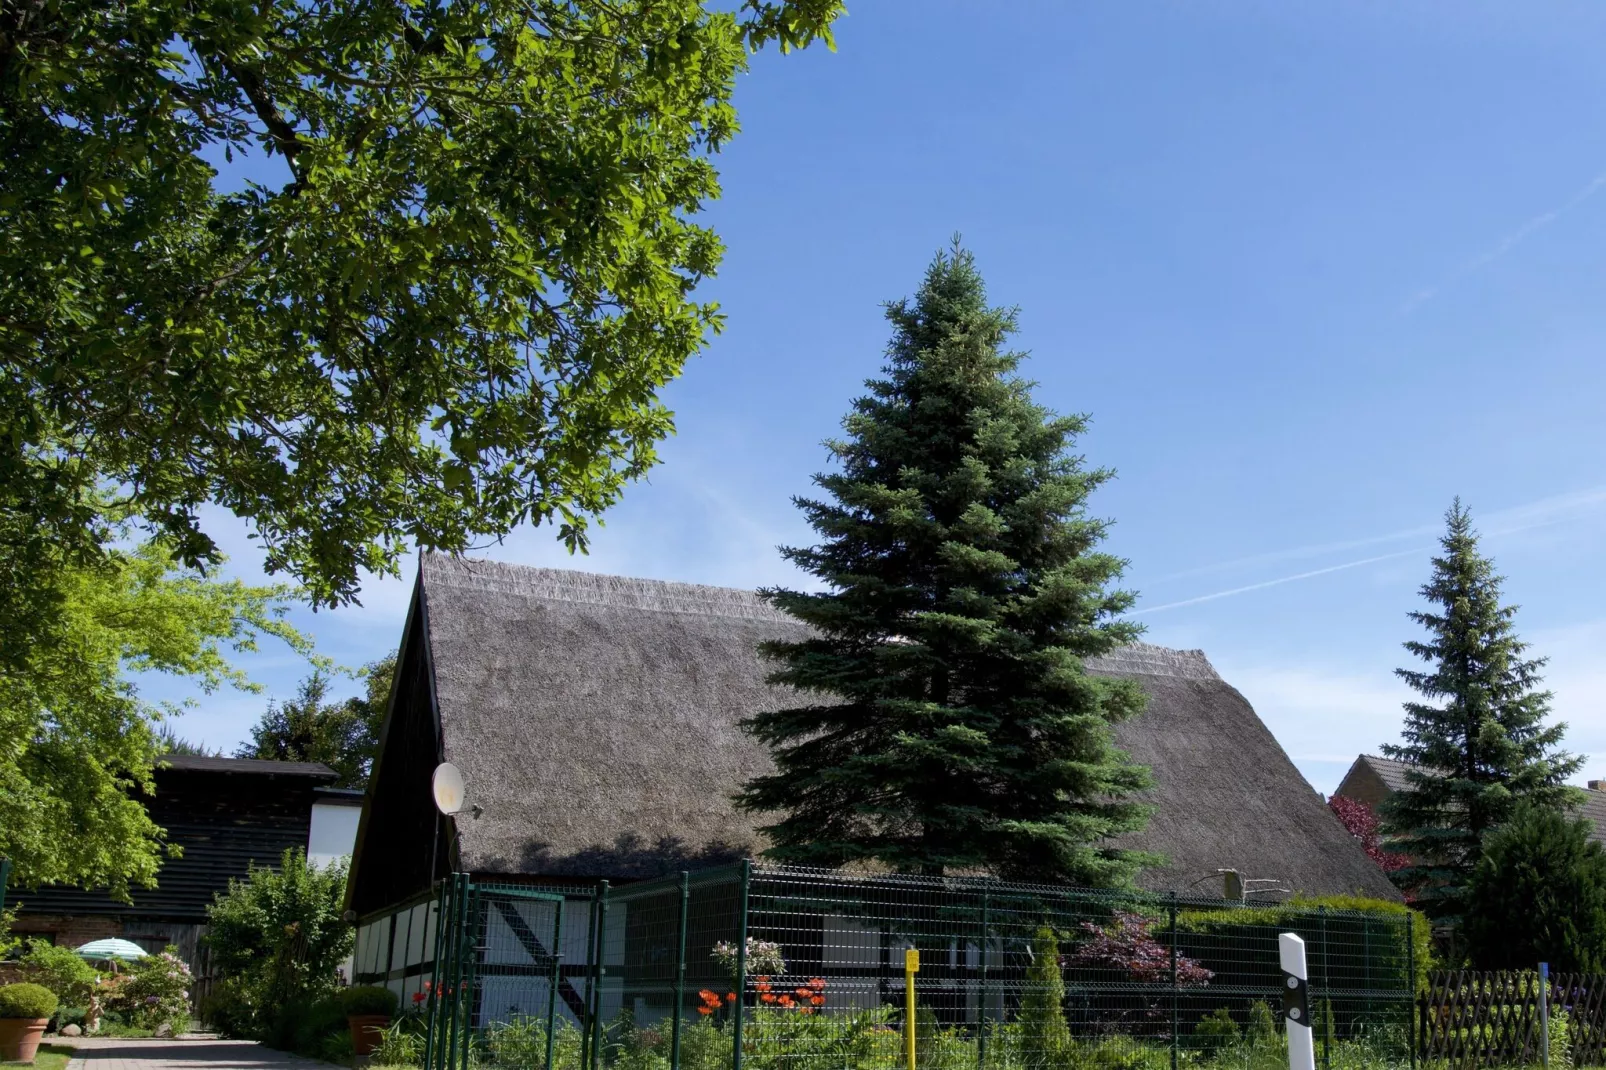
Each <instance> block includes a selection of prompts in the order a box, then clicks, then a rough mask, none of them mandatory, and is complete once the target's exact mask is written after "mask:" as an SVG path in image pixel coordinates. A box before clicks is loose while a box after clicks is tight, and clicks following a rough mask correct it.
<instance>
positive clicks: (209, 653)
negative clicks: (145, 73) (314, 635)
mask: <svg viewBox="0 0 1606 1070" xmlns="http://www.w3.org/2000/svg"><path fill="white" fill-rule="evenodd" d="M3 121H4V120H0V123H3ZM4 181H5V180H4V179H0V185H3V184H4ZM3 556H4V554H3V552H0V557H3ZM30 583H33V584H42V585H47V586H48V587H49V590H50V592H51V596H52V597H53V598H56V599H57V605H56V610H55V616H54V623H53V624H52V625H51V627H50V628H48V629H46V630H44V631H43V632H41V633H37V634H33V635H30V636H29V637H28V641H27V642H26V643H24V644H22V645H21V647H20V648H13V649H12V650H11V651H10V654H13V655H16V656H17V657H18V658H20V659H21V663H20V664H18V662H17V661H16V660H11V661H8V662H7V664H6V665H5V666H4V667H3V668H0V739H4V740H6V741H7V742H8V745H7V746H6V747H5V748H4V749H3V750H0V855H4V856H7V857H9V858H11V860H12V861H13V863H14V864H15V867H16V868H15V871H14V874H13V878H12V879H13V883H14V884H15V885H17V886H20V887H23V888H29V887H35V886H37V885H39V884H45V883H63V884H76V885H82V886H86V887H94V886H104V887H106V888H107V889H108V890H109V891H110V893H111V894H112V895H113V896H115V897H119V898H125V899H126V898H127V895H128V889H129V887H130V885H141V886H150V885H152V884H153V883H154V882H155V878H156V871H157V867H158V865H159V864H160V861H161V859H162V857H163V854H164V847H163V843H162V837H161V830H160V829H158V828H157V827H156V825H155V824H154V823H152V822H151V820H150V818H149V817H148V816H147V815H146V813H145V808H144V806H143V805H141V803H140V800H139V798H138V794H139V792H141V791H145V792H149V791H150V790H151V770H152V767H153V765H154V763H155V761H156V758H157V755H158V753H159V746H158V742H157V739H156V737H155V735H154V734H153V731H152V727H153V725H154V724H155V723H156V721H157V720H158V719H159V718H160V717H161V716H162V711H161V710H160V709H158V708H155V707H152V706H151V705H149V704H147V703H145V702H143V701H141V700H140V697H139V694H138V692H137V691H136V689H135V688H134V685H133V684H132V683H130V682H129V680H128V679H127V675H126V674H127V673H129V672H140V671H157V672H164V673H170V674H173V675H175V676H180V677H187V678H189V679H190V680H193V681H194V682H195V683H196V684H197V685H198V686H199V687H200V688H201V689H202V690H203V691H207V692H210V691H214V690H216V689H217V688H219V687H221V686H223V685H225V684H227V685H230V686H233V687H237V688H241V689H243V690H252V689H254V688H253V685H251V684H250V682H249V681H248V680H247V679H246V678H245V677H244V676H243V675H242V674H241V673H240V672H238V671H237V670H235V669H233V668H232V667H231V666H230V664H229V661H228V657H227V655H228V652H229V651H249V650H255V649H256V647H257V640H258V639H259V638H260V637H261V636H264V635H271V636H277V637H279V638H281V639H284V640H286V641H287V642H289V643H290V644H291V645H292V646H293V647H294V648H296V649H298V650H302V651H305V650H307V649H309V647H308V644H307V642H306V640H305V639H303V638H302V637H301V636H299V635H298V634H297V633H296V632H295V631H294V630H293V629H291V628H290V627H289V626H288V625H286V624H285V622H284V621H283V619H282V615H283V613H284V611H285V608H286V606H287V604H288V600H289V597H290V594H291V592H290V591H289V590H288V589H286V588H282V587H251V586H247V585H245V584H242V583H239V582H236V581H229V582H222V581H218V580H215V579H207V578H205V577H203V576H201V575H200V574H198V573H196V572H195V571H193V570H190V569H184V568H181V567H179V566H178V565H177V564H176V563H175V561H174V559H173V557H172V556H171V555H170V554H169V553H168V552H167V551H166V550H165V549H164V548H163V547H161V546H157V545H154V544H148V545H146V546H143V547H140V548H139V549H137V550H130V551H123V550H116V551H109V552H108V553H107V555H106V556H105V557H104V559H102V560H101V561H100V562H99V563H98V564H97V565H96V566H94V567H85V568H73V569H68V570H66V571H60V572H56V573H53V574H45V575H40V576H35V577H32V578H31V579H30ZM0 645H3V644H0Z"/></svg>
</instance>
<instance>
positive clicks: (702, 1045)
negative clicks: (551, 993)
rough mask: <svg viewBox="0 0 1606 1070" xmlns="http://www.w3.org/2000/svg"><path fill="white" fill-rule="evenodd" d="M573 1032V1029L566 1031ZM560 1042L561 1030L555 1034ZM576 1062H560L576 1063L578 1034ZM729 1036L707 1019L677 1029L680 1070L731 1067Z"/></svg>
mask: <svg viewBox="0 0 1606 1070" xmlns="http://www.w3.org/2000/svg"><path fill="white" fill-rule="evenodd" d="M569 1031H570V1032H573V1030H569ZM558 1041H559V1045H560V1046H561V1044H562V1041H563V1033H561V1032H560V1033H559V1034H558ZM574 1051H575V1061H574V1062H573V1063H563V1064H561V1065H563V1066H565V1067H569V1066H574V1067H578V1066H579V1052H580V1048H579V1037H578V1035H576V1038H575V1048H574ZM733 1062H734V1060H733V1059H732V1056H731V1038H730V1035H729V1034H728V1033H726V1032H725V1031H724V1030H722V1029H720V1028H719V1026H717V1025H715V1024H714V1023H713V1022H711V1021H709V1020H708V1019H706V1018H705V1019H703V1020H701V1021H697V1022H692V1023H691V1024H690V1025H687V1026H682V1027H681V1030H680V1070H730V1067H731V1064H732V1063H733Z"/></svg>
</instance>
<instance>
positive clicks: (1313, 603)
mask: <svg viewBox="0 0 1606 1070" xmlns="http://www.w3.org/2000/svg"><path fill="white" fill-rule="evenodd" d="M851 8H852V11H851V14H850V15H849V16H848V17H847V18H846V19H845V20H843V21H842V23H841V24H840V26H839V30H838V45H839V47H838V51H837V52H836V53H835V54H832V53H829V52H826V51H825V50H824V49H815V50H811V51H809V52H806V53H803V54H797V55H792V56H788V57H784V58H783V57H780V56H778V55H775V54H773V53H769V54H764V55H761V56H759V57H757V58H756V60H755V62H754V64H753V70H752V73H751V74H750V75H748V76H747V77H746V78H745V79H744V80H743V82H742V85H741V87H740V90H739V94H738V99H737V104H738V107H739V110H740V113H741V117H742V123H743V127H744V132H743V133H742V134H741V136H740V137H739V138H738V139H737V140H736V141H735V142H734V144H732V145H731V146H730V147H729V149H728V150H727V151H726V153H725V154H724V156H723V158H722V161H721V166H722V171H723V175H724V181H725V189H726V193H725V197H724V198H723V200H721V201H720V202H719V203H718V204H716V205H713V206H711V208H710V210H709V213H708V214H709V217H710V219H711V220H712V221H713V222H714V223H715V224H716V226H717V228H718V229H719V231H720V232H721V234H722V235H723V236H724V238H725V241H726V243H727V245H728V248H729V252H728V255H727V257H726V260H725V263H724V266H723V268H722V270H721V272H720V276H719V278H718V279H717V280H715V281H714V282H712V283H711V284H709V286H708V287H707V290H706V292H707V293H708V294H709V295H710V296H712V297H715V298H717V299H718V300H719V301H720V302H722V304H723V306H724V309H725V312H726V314H727V316H728V328H727V330H726V331H725V333H724V334H723V335H722V336H720V337H718V338H716V339H714V340H713V341H712V343H711V344H710V345H709V347H708V349H707V351H706V352H705V354H704V355H703V356H702V357H700V358H698V359H697V360H696V361H695V362H693V364H692V365H691V366H690V367H689V368H688V370H687V373H686V375H685V377H684V378H683V379H682V380H681V381H679V382H677V383H675V384H674V385H673V387H672V388H671V389H670V390H669V391H668V401H669V403H670V404H671V406H672V407H673V408H674V409H675V410H676V412H677V421H678V424H679V434H678V435H677V436H676V437H675V438H674V439H673V440H671V441H670V442H668V443H667V444H666V445H665V448H664V450H663V455H664V459H665V463H664V464H663V466H662V467H661V468H659V469H658V470H657V471H656V472H655V473H654V474H653V475H652V477H651V479H650V480H649V481H648V482H646V483H644V484H642V485H639V486H637V487H635V488H634V489H633V490H632V491H631V492H630V493H629V495H628V496H627V499H626V501H625V502H624V504H623V505H621V506H620V507H619V508H618V509H617V510H615V511H614V512H613V513H612V514H611V515H610V516H609V517H608V518H607V526H606V527H605V528H604V529H603V530H602V531H600V532H599V533H598V534H597V537H596V540H595V545H594V548H593V552H592V554H591V556H590V558H589V559H580V560H572V559H570V558H569V557H568V556H567V554H566V553H564V552H563V551H562V550H561V548H559V547H558V546H556V545H555V543H554V542H553V540H552V537H551V534H550V532H548V531H546V530H535V531H522V532H519V533H518V534H516V535H515V536H514V537H512V538H510V539H509V540H508V541H507V542H506V543H505V544H504V545H501V546H495V547H491V548H488V549H487V550H486V551H484V556H489V557H496V558H501V559H504V560H510V561H520V562H527V563H537V564H547V565H560V566H565V567H579V568H588V569H593V570H596V571H605V572H616V573H625V574H631V575H640V576H651V577H658V578H664V579H678V580H688V581H695V582H701V583H714V584H728V585H740V586H752V585H757V584H772V583H786V582H792V581H794V580H796V579H797V577H795V576H794V575H793V574H792V573H791V571H790V569H789V568H788V566H786V565H784V564H783V563H782V562H781V561H780V559H779V558H778V556H777V555H776V553H775V547H776V546H777V545H778V544H784V543H796V542H800V541H804V540H807V539H808V537H809V532H808V530H807V529H806V528H805V527H803V526H802V525H801V523H800V522H799V519H798V516H797V513H796V511H795V509H794V508H793V507H792V506H791V504H790V502H789V498H790V496H791V495H792V494H795V493H800V492H804V491H806V490H807V488H808V479H809V476H810V474H811V473H812V472H814V471H816V470H818V469H819V468H820V467H821V466H822V465H823V464H824V463H825V454H824V451H823V449H822V448H821V447H820V445H819V443H820V440H821V439H823V438H825V437H826V436H828V435H830V434H833V433H834V432H835V430H836V428H837V423H838V421H839V419H840V418H841V415H842V413H843V412H844V411H845V410H846V407H847V405H848V402H849V401H850V399H851V398H852V397H853V396H854V395H855V394H856V392H857V391H858V390H859V389H860V384H861V382H862V381H863V380H864V379H865V378H866V377H867V376H869V375H872V374H874V373H875V372H876V370H877V368H878V366H879V364H880V360H881V352H882V348H883V346H884V344H885V342H886V338H887V330H886V326H885V323H884V321H883V320H882V318H881V309H880V304H881V302H882V301H885V300H887V299H891V298H897V297H900V296H902V295H905V294H907V293H909V292H910V291H912V290H913V289H914V287H915V286H916V284H917V283H918V281H919V278H920V274H921V272H922V270H923V268H924V266H925V265H926V263H927V262H928V260H929V259H930V257H931V255H932V253H933V252H934V251H935V250H937V249H938V248H939V247H941V246H943V245H944V244H945V243H946V242H947V240H948V238H949V236H950V235H951V234H953V233H955V232H960V233H962V234H963V236H964V240H965V243H966V244H967V245H968V246H969V247H970V248H971V249H972V250H973V251H974V252H975V254H976V256H977V257H978V260H979V263H980V266H981V268H982V270H983V272H984V274H985V275H986V277H987V280H988V283H989V287H990V290H991V293H992V296H993V298H994V300H995V301H996V302H997V303H1000V304H1013V305H1018V306H1019V307H1020V309H1021V317H1020V320H1021V328H1022V329H1021V333H1020V335H1019V338H1018V342H1019V344H1020V346H1021V347H1022V348H1024V349H1027V350H1029V351H1030V352H1031V354H1032V357H1031V359H1030V360H1029V361H1028V363H1027V366H1026V371H1027V373H1028V374H1029V375H1030V376H1031V377H1033V378H1034V379H1036V380H1038V381H1039V382H1040V384H1041V386H1040V388H1039V390H1038V396H1039V398H1040V400H1041V401H1042V402H1043V403H1044V404H1047V405H1049V406H1050V407H1052V408H1055V409H1058V410H1061V411H1077V412H1088V413H1091V414H1092V417H1093V424H1092V428H1091V430H1090V431H1089V433H1088V434H1087V435H1086V436H1085V437H1084V438H1083V439H1082V441H1081V443H1080V448H1081V451H1082V452H1084V453H1085V454H1086V456H1087V457H1088V459H1089V461H1090V462H1092V463H1096V464H1100V465H1109V466H1113V467H1114V468H1115V469H1117V471H1118V473H1119V476H1118V479H1117V480H1116V481H1115V482H1114V483H1112V484H1110V485H1108V486H1107V487H1106V488H1105V489H1103V490H1102V491H1101V492H1100V493H1099V494H1098V496H1097V497H1096V499H1095V501H1094V508H1095V510H1096V511H1097V512H1099V513H1100V514H1102V515H1105V516H1108V517H1111V518H1113V519H1114V520H1115V521H1116V524H1115V527H1114V529H1113V534H1112V537H1111V540H1110V546H1111V548H1112V549H1113V550H1114V551H1115V552H1117V553H1120V554H1122V555H1123V556H1125V557H1127V558H1129V559H1130V561H1131V569H1130V571H1129V574H1128V578H1129V582H1130V585H1131V586H1133V587H1134V588H1136V589H1137V590H1138V591H1140V592H1141V595H1142V597H1141V601H1140V603H1139V608H1138V615H1139V616H1140V617H1141V619H1142V620H1143V621H1144V622H1145V623H1146V624H1147V625H1148V628H1149V632H1148V638H1149V639H1150V640H1152V641H1154V642H1158V643H1163V644H1167V645H1172V646H1182V647H1198V648H1201V649H1203V650H1204V651H1205V652H1206V653H1207V654H1208V655H1209V656H1210V658H1211V659H1212V661H1213V662H1214V663H1215V664H1216V666H1217V668H1218V669H1220V670H1221V672H1222V673H1223V675H1224V676H1225V677H1226V678H1227V679H1228V680H1229V681H1230V682H1232V683H1233V684H1234V685H1236V686H1237V687H1238V688H1239V689H1240V690H1241V691H1243V692H1244V693H1245V694H1246V695H1247V696H1248V697H1249V699H1250V700H1251V701H1252V702H1253V703H1254V704H1255V706H1256V708H1257V710H1258V711H1259V712H1260V714H1261V716H1262V717H1263V718H1264V719H1265V721H1266V722H1267V723H1268V724H1269V725H1270V726H1271V728H1272V730H1273V731H1274V732H1275V733H1276V734H1277V736H1278V738H1279V739H1280V740H1281V741H1282V743H1283V745H1284V747H1285V749H1287V750H1288V752H1289V754H1290V755H1291V756H1292V757H1293V758H1294V760H1295V761H1296V763H1297V764H1298V765H1299V766H1300V768H1301V769H1302V770H1303V771H1304V772H1305V774H1306V775H1307V777H1309V779H1310V780H1311V782H1312V783H1313V784H1314V785H1315V786H1316V787H1317V788H1318V789H1319V790H1322V791H1329V790H1331V788H1332V787H1333V786H1334V785H1335V784H1336V783H1337V781H1338V778H1339V777H1340V776H1341V775H1342V773H1343V770H1344V768H1345V767H1346V766H1347V764H1348V762H1349V760H1350V759H1352V758H1353V757H1354V755H1355V754H1356V753H1358V752H1361V751H1375V749H1376V747H1377V746H1378V744H1380V743H1382V742H1385V741H1389V740H1392V739H1393V738H1394V737H1395V734H1396V732H1397V730H1398V724H1399V717H1400V712H1399V702H1400V701H1401V699H1402V698H1403V697H1404V694H1403V692H1402V690H1401V688H1400V686H1399V685H1398V684H1397V683H1396V682H1395V680H1394V679H1393V676H1392V670H1393V669H1394V668H1395V667H1396V666H1398V665H1400V664H1402V663H1403V659H1404V657H1405V655H1404V653H1403V652H1402V651H1401V649H1400V643H1401V642H1402V641H1403V640H1405V639H1408V638H1412V637H1414V635H1415V626H1414V625H1412V624H1411V623H1410V622H1409V621H1408V620H1407V619H1406V613H1407V611H1409V610H1411V609H1412V608H1415V607H1416V606H1417V605H1418V597H1417V594H1416V590H1417V588H1418V587H1419V586H1420V585H1421V583H1422V582H1423V581H1424V580H1425V579H1426V578H1427V573H1428V564H1427V561H1428V556H1429V553H1430V552H1431V550H1432V547H1433V542H1434V538H1435V536H1436V535H1437V533H1438V530H1439V528H1440V518H1441V515H1442V513H1443V512H1444V510H1445V508H1446V507H1447V506H1448V505H1449V503H1450V501H1451V499H1452V497H1453V496H1455V495H1457V494H1459V495H1461V496H1462V498H1463V499H1464V500H1465V501H1466V502H1467V504H1468V505H1469V506H1470V507H1471V508H1472V510H1473V513H1474V516H1475V518H1476V520H1477V521H1478V524H1479V526H1480V528H1481V529H1482V530H1483V531H1484V532H1485V536H1486V537H1485V547H1486V549H1487V550H1488V552H1490V553H1491V554H1492V555H1493V556H1494V557H1495V558H1496V561H1497V563H1498V565H1499V566H1500V569H1501V571H1502V572H1503V573H1504V574H1505V576H1506V577H1507V588H1506V590H1507V595H1508V598H1509V599H1510V600H1511V601H1513V602H1516V603H1518V604H1520V605H1521V606H1522V610H1521V612H1520V614H1519V616H1518V625H1519V628H1520V630H1521V632H1522V633H1523V635H1524V636H1525V637H1526V638H1527V639H1529V640H1530V641H1531V642H1532V644H1533V646H1534V648H1535V651H1536V653H1538V654H1541V655H1545V656H1548V657H1549V658H1550V659H1551V665H1550V668H1549V672H1548V681H1549V683H1550V686H1551V687H1552V688H1553V689H1554V690H1555V692H1556V703H1555V705H1556V709H1557V711H1558V715H1560V716H1562V717H1564V718H1565V719H1566V720H1567V721H1568V722H1569V723H1570V725H1571V732H1570V737H1569V738H1570V743H1571V746H1572V747H1573V749H1575V750H1579V751H1582V752H1585V753H1591V754H1596V755H1599V756H1600V757H1599V758H1596V759H1592V760H1591V762H1590V763H1589V765H1588V767H1587V771H1586V775H1588V776H1594V777H1606V710H1603V701H1606V658H1603V656H1602V651H1603V650H1606V608H1603V607H1602V604H1601V601H1602V600H1601V597H1600V596H1601V594H1602V592H1603V591H1606V549H1603V547H1606V541H1603V539H1602V535H1603V534H1606V466H1603V464H1602V460H1603V458H1606V424H1603V422H1602V419H1601V412H1602V402H1603V399H1606V362H1603V361H1602V360H1601V359H1600V353H1601V351H1602V348H1603V343H1606V312H1603V311H1602V309H1603V306H1602V302H1601V300H1600V294H1601V293H1602V292H1603V288H1606V123H1603V122H1602V121H1601V116H1602V115H1603V114H1606V64H1602V63H1601V62H1600V58H1599V42H1600V41H1601V40H1602V36H1603V31H1606V7H1602V6H1600V5H1598V4H1585V3H1547V4H1537V5H1521V6H1513V5H1509V4H1487V3H1458V4H1454V5H1452V4H1449V3H1411V2H1404V3H1388V4H1384V3H1363V2H1359V0H1357V2H1353V3H1347V4H1342V5H1310V4H1282V3H1256V2H1250V0H1240V2H1236V3H1231V4H1228V3H1219V2H1210V0H1192V2H1189V3H1160V2H1150V3H1145V4H1115V3H1085V4H1058V3H1049V2H1033V0H1017V2H1013V3H1007V4H983V3H979V2H974V0H973V2H969V3H958V2H942V0H922V2H920V3H915V2H913V0H905V2H896V3H895V2H881V3H872V2H869V0H859V2H857V3H853V4H851ZM214 519H215V521H216V523H217V525H218V527H219V529H220V530H221V531H223V532H224V533H225V534H226V536H227V538H226V540H225V541H226V543H227V545H228V546H229V547H230V548H231V550H232V552H233V553H234V554H235V558H234V562H233V565H232V568H233V569H234V570H235V571H236V572H237V573H238V574H240V575H244V576H255V575H257V574H258V573H257V566H256V562H255V561H254V559H253V556H252V554H251V551H250V548H249V544H248V543H247V541H246V540H245V538H244V531H243V529H242V528H240V527H239V525H238V524H234V523H232V522H231V521H230V520H229V519H228V518H225V517H215V518H214ZM410 584H411V576H410V575H409V576H408V577H406V579H405V580H401V581H396V580H390V581H377V580H376V581H374V582H373V583H371V584H369V585H368V587H367V588H366V589H365V592H364V605H363V606H362V607H360V608H359V607H352V608H348V609H342V610H339V611H335V612H323V613H318V614H312V613H306V612H298V613H297V615H296V619H297V620H298V622H299V623H301V624H302V625H304V626H305V627H306V628H307V629H308V630H309V631H311V632H313V633H314V634H315V635H316V636H317V639H318V642H319V646H320V649H321V650H322V651H323V652H325V653H327V654H329V655H331V656H333V657H335V658H336V659H338V660H340V661H342V662H344V663H347V664H358V663H361V662H364V661H367V660H370V659H373V658H376V657H378V656H380V655H382V654H383V653H385V652H386V651H387V650H388V649H390V648H391V647H393V646H394V645H395V643H396V641H397V640H398V638H399V636H400V629H401V618H402V614H403V611H404V609H405V605H406V600H407V594H408V590H409V589H410ZM249 667H250V668H251V670H252V671H253V673H254V674H255V675H256V677H257V679H259V680H260V681H261V682H262V683H263V684H264V685H265V687H266V695H265V696H253V695H236V694H220V695H214V696H208V697H205V698H203V699H202V700H201V702H200V705H199V706H198V707H197V708H196V709H194V710H193V711H192V712H190V713H187V714H186V715H185V716H184V717H183V719H182V720H181V721H179V722H178V725H177V727H178V729H179V731H180V732H182V733H184V734H186V735H188V736H190V737H192V738H197V739H201V740H204V741H205V742H207V743H208V744H210V745H212V746H221V747H225V748H230V749H232V747H233V746H234V745H235V744H236V743H237V742H238V741H239V740H240V739H241V738H243V737H244V736H245V734H246V733H247V731H248V730H249V727H250V725H251V723H252V721H253V720H254V719H255V717H256V715H257V714H258V713H259V712H260V710H261V708H262V706H263V704H264V702H265V701H266V697H267V696H278V697H287V696H289V695H290V694H292V693H293V692H294V689H295V685H296V682H297V680H298V679H299V678H300V676H301V675H303V674H304V672H305V666H304V665H303V664H300V663H298V662H297V661H296V660H295V659H293V658H291V657H288V656H285V655H284V654H282V652H280V651H267V652H265V653H264V654H263V655H260V656H257V657H254V658H251V659H250V660H249ZM347 686H352V687H354V685H347ZM150 693H151V694H153V695H155V694H158V693H162V694H166V693H170V689H169V688H167V687H166V686H164V685H160V684H154V683H153V684H152V685H151V687H150Z"/></svg>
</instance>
